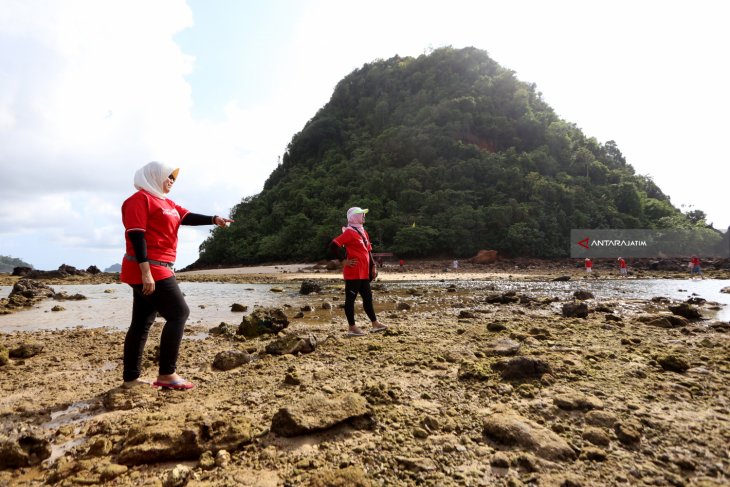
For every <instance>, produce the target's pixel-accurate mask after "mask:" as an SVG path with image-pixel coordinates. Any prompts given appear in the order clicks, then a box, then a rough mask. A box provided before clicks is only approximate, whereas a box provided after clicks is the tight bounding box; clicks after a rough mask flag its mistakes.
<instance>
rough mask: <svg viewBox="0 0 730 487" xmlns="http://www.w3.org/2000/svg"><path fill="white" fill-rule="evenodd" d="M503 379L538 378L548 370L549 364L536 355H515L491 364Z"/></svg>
mask: <svg viewBox="0 0 730 487" xmlns="http://www.w3.org/2000/svg"><path fill="white" fill-rule="evenodd" d="M492 368H493V369H494V370H497V371H499V372H500V374H501V375H502V379H504V380H523V379H528V380H529V379H539V378H540V377H542V376H543V375H544V374H547V373H548V372H550V364H548V363H547V362H546V361H545V360H543V359H540V358H537V357H515V358H512V359H510V360H508V361H506V362H505V361H502V362H497V363H495V364H493V365H492Z"/></svg>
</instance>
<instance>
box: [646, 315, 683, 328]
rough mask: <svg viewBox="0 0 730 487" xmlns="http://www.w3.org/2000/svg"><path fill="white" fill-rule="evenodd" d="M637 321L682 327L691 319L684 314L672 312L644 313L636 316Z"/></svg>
mask: <svg viewBox="0 0 730 487" xmlns="http://www.w3.org/2000/svg"><path fill="white" fill-rule="evenodd" d="M636 321H639V322H641V323H645V324H647V325H651V326H658V327H660V328H681V327H683V326H687V325H688V324H689V320H688V319H687V318H684V317H682V316H677V315H670V314H668V313H667V314H656V315H643V316H639V317H637V318H636Z"/></svg>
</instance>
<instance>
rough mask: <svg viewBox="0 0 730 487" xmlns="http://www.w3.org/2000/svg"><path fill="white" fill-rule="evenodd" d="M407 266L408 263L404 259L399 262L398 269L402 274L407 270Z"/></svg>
mask: <svg viewBox="0 0 730 487" xmlns="http://www.w3.org/2000/svg"><path fill="white" fill-rule="evenodd" d="M405 266H406V261H404V260H403V259H400V260H398V268H399V269H400V271H401V272H403V270H404V269H405Z"/></svg>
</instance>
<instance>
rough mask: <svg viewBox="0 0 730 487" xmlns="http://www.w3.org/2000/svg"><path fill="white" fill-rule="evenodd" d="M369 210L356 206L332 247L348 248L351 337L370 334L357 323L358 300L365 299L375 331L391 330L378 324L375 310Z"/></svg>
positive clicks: (346, 276)
mask: <svg viewBox="0 0 730 487" xmlns="http://www.w3.org/2000/svg"><path fill="white" fill-rule="evenodd" d="M367 212H368V210H367V208H366V209H362V208H359V207H357V206H356V207H353V208H350V209H349V210H347V226H346V227H342V235H340V236H339V237H337V238H335V239H334V240H332V242H331V243H330V246H331V247H333V248H335V249H339V248H341V247H345V251H346V252H347V254H346V255H347V256H346V258H345V259H344V260H343V261H342V263H343V266H342V274H343V277H344V279H345V316H346V317H347V324H348V325H349V329H348V332H347V334H348V336H363V335H366V334H367V332H365V331H364V330H363V329H362V328H360V327H358V326H357V325H356V324H355V299H356V298H357V295H358V294H360V296H362V306H363V308H364V309H365V314H367V315H368V318H369V319H370V322H371V324H372V327H371V328H370V331H371V332H378V331H383V330H385V329H386V328H388V327H387V326H386V325H383V324H382V323H380V322H379V321H378V318H377V317H376V316H375V309H374V308H373V293H372V291H371V289H370V259H371V254H370V252H371V250H372V249H373V246H372V244H371V243H370V236H369V235H368V232H366V231H365V227H364V226H363V225H364V223H365V214H366V213H367Z"/></svg>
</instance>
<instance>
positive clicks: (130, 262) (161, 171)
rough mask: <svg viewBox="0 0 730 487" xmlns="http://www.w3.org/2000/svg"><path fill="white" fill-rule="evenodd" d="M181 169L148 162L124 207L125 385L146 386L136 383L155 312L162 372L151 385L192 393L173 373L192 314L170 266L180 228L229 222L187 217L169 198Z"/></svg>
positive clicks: (202, 217) (185, 212)
mask: <svg viewBox="0 0 730 487" xmlns="http://www.w3.org/2000/svg"><path fill="white" fill-rule="evenodd" d="M179 171H180V170H179V169H177V168H173V167H170V166H167V165H165V164H161V163H159V162H150V163H149V164H147V165H145V166H144V167H142V168H141V169H139V170H138V171H137V172H136V173H135V174H134V187H135V188H137V190H138V191H137V192H136V193H134V194H133V195H132V196H130V197H129V198H127V199H126V200H125V201H124V203H123V204H122V223H123V224H124V229H125V241H126V253H125V254H124V259H123V260H122V272H121V275H120V276H119V277H120V280H121V281H122V282H126V283H127V284H129V285H130V286H131V287H132V296H133V301H132V323H131V324H130V325H129V330H128V331H127V335H126V337H125V340H124V372H123V376H124V385H125V386H127V387H131V386H134V385H138V384H146V382H144V381H141V380H139V376H140V369H141V363H142V352H143V351H144V346H145V343H146V342H147V335H148V334H149V330H150V327H151V326H152V323H153V322H154V321H155V317H156V316H157V313H159V314H160V315H161V316H162V317H163V318H165V321H166V322H165V326H164V327H163V329H162V335H161V337H160V364H159V365H160V368H159V374H158V376H157V380H156V381H155V382H153V384H152V385H154V386H156V387H167V388H171V389H192V388H193V384H192V383H191V382H190V381H188V380H186V379H183V378H182V377H180V376H179V375H178V374H177V373H176V372H175V370H176V365H177V356H178V352H179V350H180V342H181V341H182V335H183V331H184V329H185V321H186V320H187V319H188V315H189V314H190V310H189V309H188V305H187V303H185V298H184V297H183V294H182V292H181V291H180V288H179V287H178V285H177V281H176V280H175V273H174V272H173V270H172V267H173V265H174V263H175V256H176V253H177V231H178V229H179V228H180V225H218V226H219V227H226V226H227V224H228V223H230V222H232V221H233V220H229V219H227V218H222V217H220V216H217V215H216V216H206V215H199V214H196V213H190V212H189V211H188V210H186V209H185V208H183V207H182V206H178V205H176V204H175V203H174V202H173V201H172V200H170V199H168V198H167V196H166V195H167V193H169V192H170V190H171V189H172V186H173V184H174V183H175V180H176V179H177V175H178V172H179Z"/></svg>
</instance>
